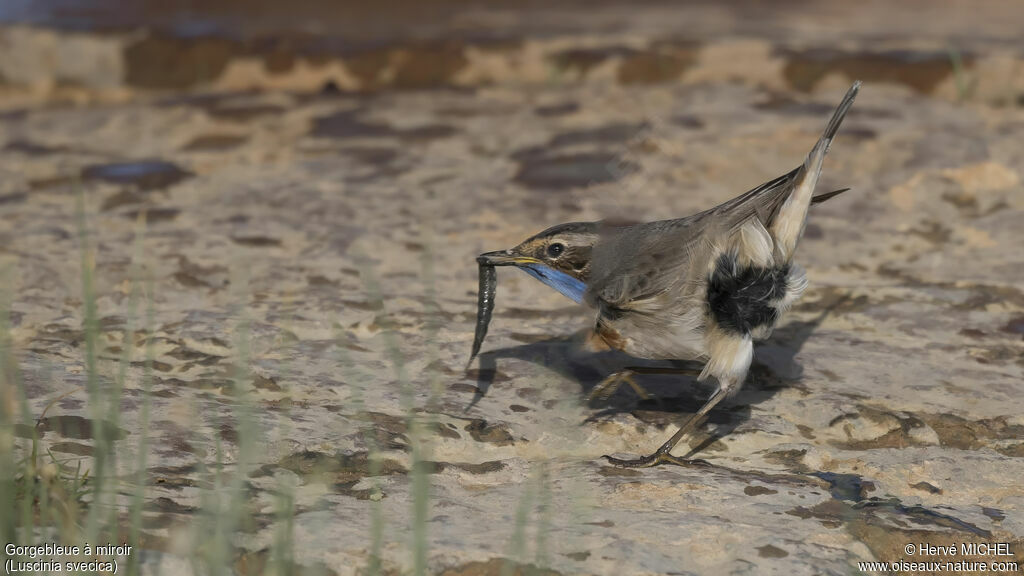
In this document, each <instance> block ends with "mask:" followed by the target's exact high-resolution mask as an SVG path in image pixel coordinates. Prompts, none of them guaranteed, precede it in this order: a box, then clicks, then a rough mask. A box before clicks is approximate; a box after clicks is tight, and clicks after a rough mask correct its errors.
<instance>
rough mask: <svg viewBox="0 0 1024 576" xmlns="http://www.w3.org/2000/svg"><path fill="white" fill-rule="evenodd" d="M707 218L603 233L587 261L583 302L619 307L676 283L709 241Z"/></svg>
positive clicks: (639, 225) (704, 214) (700, 216)
mask: <svg viewBox="0 0 1024 576" xmlns="http://www.w3.org/2000/svg"><path fill="white" fill-rule="evenodd" d="M709 213H710V211H708V212H702V213H700V214H694V215H693V216H689V217H686V218H679V219H676V220H662V221H659V222H648V223H646V224H637V225H634V226H627V227H621V228H609V229H606V230H604V231H602V233H601V237H600V240H598V242H597V244H596V245H595V246H594V251H593V255H592V259H591V267H590V281H589V282H588V283H587V293H586V296H585V297H586V299H587V301H588V302H590V303H591V304H599V303H604V304H607V305H610V306H612V307H616V308H623V307H627V306H628V305H629V304H630V303H632V302H635V301H637V300H643V299H645V298H649V297H652V296H655V295H657V294H659V293H661V292H664V291H665V290H667V289H669V288H671V287H672V286H673V285H675V284H676V283H678V282H679V280H680V278H682V277H685V276H686V275H687V272H688V271H689V268H690V267H691V265H692V263H693V260H694V257H695V256H697V255H699V254H700V253H701V248H702V244H703V243H704V242H706V241H707V239H708V238H709V235H708V234H707V231H708V224H711V223H712V219H710V218H708V217H707V216H708V215H709Z"/></svg>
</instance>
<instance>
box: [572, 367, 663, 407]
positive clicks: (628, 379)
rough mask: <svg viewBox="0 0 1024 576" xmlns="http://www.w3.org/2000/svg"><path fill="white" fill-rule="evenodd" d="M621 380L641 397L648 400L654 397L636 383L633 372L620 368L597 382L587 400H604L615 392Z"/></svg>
mask: <svg viewBox="0 0 1024 576" xmlns="http://www.w3.org/2000/svg"><path fill="white" fill-rule="evenodd" d="M623 382H625V383H626V384H629V387H630V388H632V389H633V391H634V392H636V394H637V396H639V397H640V398H641V399H643V400H650V399H652V398H654V396H652V395H651V394H650V393H649V392H648V391H647V390H644V387H643V386H641V385H639V384H637V383H636V379H635V378H633V372H632V371H631V370H620V371H618V372H616V373H614V374H612V375H611V376H608V377H607V378H605V379H604V380H602V381H601V382H599V383H598V384H597V386H594V388H593V390H591V391H590V394H587V402H594V401H595V400H600V401H602V402H606V401H607V400H608V399H609V398H611V397H612V394H615V392H616V391H617V390H618V389H619V386H621V385H622V383H623Z"/></svg>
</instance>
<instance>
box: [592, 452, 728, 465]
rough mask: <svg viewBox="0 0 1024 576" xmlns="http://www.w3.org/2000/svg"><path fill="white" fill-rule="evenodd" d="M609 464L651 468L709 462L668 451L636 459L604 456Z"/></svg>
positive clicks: (705, 463)
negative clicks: (672, 453) (663, 465)
mask: <svg viewBox="0 0 1024 576" xmlns="http://www.w3.org/2000/svg"><path fill="white" fill-rule="evenodd" d="M604 458H605V460H607V461H608V462H609V463H610V464H611V465H613V466H618V467H619V468H651V467H654V466H660V465H661V464H674V465H676V466H684V467H688V466H708V465H709V464H708V463H707V462H706V461H704V460H699V459H696V458H695V459H693V460H687V459H686V458H676V457H675V456H673V455H671V454H669V453H668V452H661V451H660V450H659V451H658V452H655V453H654V454H651V455H650V456H644V457H642V458H638V459H636V460H621V459H619V458H615V457H614V456H605V457H604Z"/></svg>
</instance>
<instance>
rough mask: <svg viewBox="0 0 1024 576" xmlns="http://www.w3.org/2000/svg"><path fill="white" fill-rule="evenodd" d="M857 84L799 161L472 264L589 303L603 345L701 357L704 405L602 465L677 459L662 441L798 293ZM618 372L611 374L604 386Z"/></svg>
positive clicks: (731, 379) (723, 383)
mask: <svg viewBox="0 0 1024 576" xmlns="http://www.w3.org/2000/svg"><path fill="white" fill-rule="evenodd" d="M859 86H860V83H859V82H857V83H854V85H853V86H852V87H851V88H850V90H849V92H847V94H846V97H845V98H844V99H843V101H842V102H841V103H840V105H839V107H838V108H837V109H836V111H835V113H834V114H833V116H832V118H831V120H830V121H829V123H828V125H827V127H826V128H825V131H824V133H823V134H822V136H821V137H820V138H819V140H818V142H817V143H816V144H815V145H814V147H813V148H812V150H811V152H810V153H809V154H808V155H807V158H806V159H805V160H804V162H803V164H801V165H800V166H798V167H797V168H795V169H793V170H792V171H790V172H789V173H787V174H785V175H783V176H780V177H778V178H776V179H774V180H771V181H770V182H767V183H765V184H763V185H761V186H758V187H757V188H754V189H752V190H750V191H749V192H746V193H744V194H742V195H740V196H738V197H736V198H734V199H732V200H729V201H728V202H725V203H723V204H721V205H719V206H716V207H714V208H711V209H710V210H706V211H704V212H700V213H698V214H694V215H692V216H687V217H685V218H677V219H673V220H661V221H657V222H648V223H643V224H636V225H632V226H608V225H602V224H600V223H594V222H574V223H570V224H561V225H558V226H554V227H551V228H549V229H547V230H545V231H544V232H541V233H540V234H537V235H535V236H533V237H531V238H529V239H527V240H525V241H524V242H522V243H520V244H519V245H518V246H516V247H514V248H511V249H509V250H504V251H499V252H490V253H487V254H483V255H481V256H480V258H479V259H478V260H479V261H480V263H481V266H482V267H483V266H501V265H513V266H517V267H520V268H522V269H524V270H526V271H527V272H529V273H530V274H531V275H533V276H534V277H536V278H538V279H539V280H541V281H542V282H544V283H545V284H548V285H549V286H552V287H554V288H556V289H558V290H559V291H561V292H562V293H563V294H566V295H567V296H569V297H571V298H573V299H575V300H577V301H584V302H586V303H587V304H588V305H590V306H592V307H593V308H595V309H596V310H597V319H596V323H595V332H596V333H597V334H598V335H599V336H600V337H601V338H602V339H603V340H604V341H605V342H607V343H608V345H609V346H611V347H613V348H616V349H619V350H623V351H624V352H626V353H628V354H630V355H633V356H636V357H638V358H650V359H668V360H699V361H702V362H703V363H704V369H703V371H702V372H701V373H700V376H699V378H700V379H701V380H703V379H707V378H711V377H713V378H714V379H715V381H716V382H717V383H718V389H717V391H716V392H715V393H714V394H713V395H712V397H711V398H710V399H709V400H708V401H707V403H706V404H705V405H704V406H703V407H702V408H701V409H700V410H698V412H697V413H696V414H694V416H693V417H692V418H691V419H690V420H689V421H687V422H686V423H685V424H684V425H683V426H682V427H681V428H680V430H679V431H678V432H676V434H674V435H673V436H672V438H670V439H669V440H668V441H667V442H665V444H664V445H662V446H661V448H659V449H658V451H657V452H655V453H654V454H652V455H650V456H648V457H646V458H641V459H640V460H634V461H624V460H618V459H615V458H609V460H611V461H612V462H613V463H615V464H618V465H621V466H650V465H654V464H658V463H661V462H676V463H679V461H678V460H676V459H674V458H673V457H672V456H671V455H670V454H669V452H670V451H671V449H672V447H674V446H675V445H676V443H677V442H678V441H679V439H680V438H682V436H683V435H685V434H686V433H687V432H688V431H689V430H690V429H692V427H693V426H694V425H695V424H696V422H698V421H699V419H700V418H702V417H703V416H704V415H705V414H707V412H708V411H709V410H711V408H713V407H714V406H715V405H716V404H717V403H718V402H719V401H721V400H722V399H723V398H725V397H727V396H728V395H730V394H733V393H735V392H736V391H737V390H738V389H739V387H740V386H741V385H742V383H743V380H744V379H745V378H746V375H747V370H748V369H749V367H750V362H751V359H752V357H753V342H754V341H755V340H761V339H764V338H767V337H768V336H769V335H770V334H771V332H772V329H773V328H774V326H775V324H776V322H777V321H778V319H779V317H780V316H781V314H782V313H783V312H785V311H786V310H787V309H788V308H789V307H790V306H791V305H792V304H793V303H794V302H795V301H796V300H797V298H799V296H800V294H801V293H802V292H803V290H804V289H805V287H806V285H807V280H806V277H805V275H804V272H803V270H802V269H801V268H800V267H799V266H798V265H797V264H796V263H795V262H794V261H793V255H794V252H795V250H796V247H797V244H798V243H799V240H800V237H801V236H802V235H803V230H804V225H805V223H806V219H807V211H808V208H809V207H810V205H811V204H812V203H817V202H822V201H824V200H827V199H829V198H831V197H833V196H835V195H836V194H839V193H840V192H843V191H844V190H845V189H844V190H837V191H834V192H826V193H823V194H819V195H817V196H816V195H815V194H814V189H815V186H816V184H817V181H818V176H819V175H820V173H821V167H822V161H823V159H824V157H825V154H826V152H827V151H828V148H829V145H830V144H831V142H832V139H833V137H834V136H835V134H836V132H837V130H838V129H839V125H840V123H841V122H842V120H843V117H844V116H845V115H846V113H847V111H849V109H850V106H852V104H853V100H854V98H855V97H856V95H857V91H858V89H859ZM481 301H482V302H483V294H481ZM490 302H491V303H493V294H491V300H490ZM484 331H486V322H485V323H484ZM477 336H478V342H476V343H475V344H474V350H476V349H478V347H479V341H481V340H482V335H481V333H480V330H479V323H478V333H477ZM628 377H629V375H628V374H627V375H626V376H623V375H622V374H615V375H613V376H612V377H610V378H609V380H608V381H607V382H610V384H609V385H608V386H611V385H614V386H617V384H618V382H620V381H622V380H623V379H624V378H628ZM608 386H606V385H605V384H604V383H602V385H599V387H600V388H601V389H602V390H603V389H605V388H607V387H608Z"/></svg>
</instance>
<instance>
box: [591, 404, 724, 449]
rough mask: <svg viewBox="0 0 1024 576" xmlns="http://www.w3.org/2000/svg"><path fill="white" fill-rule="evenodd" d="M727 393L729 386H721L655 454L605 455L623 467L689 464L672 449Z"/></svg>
mask: <svg viewBox="0 0 1024 576" xmlns="http://www.w3.org/2000/svg"><path fill="white" fill-rule="evenodd" d="M727 393H728V388H724V387H719V388H718V390H717V391H716V392H715V393H714V394H712V395H711V398H709V399H708V401H707V402H705V403H704V405H703V406H701V408H700V410H697V412H696V413H695V414H694V415H693V416H690V418H689V419H688V420H687V421H686V422H684V423H683V425H682V426H680V427H679V430H677V431H676V433H675V434H673V435H672V437H671V438H669V439H668V440H667V441H666V442H665V443H664V444H662V445H661V447H660V448H658V449H657V450H656V451H655V452H654V454H651V455H650V456H644V457H643V458H640V459H638V460H620V459H618V458H613V457H611V456H605V458H606V459H607V460H608V462H610V463H611V464H614V465H615V466H620V467H622V468H647V467H650V466H657V465H658V464H665V463H668V464H675V465H677V466H686V465H687V464H689V462H687V461H686V460H683V459H681V458H676V457H675V456H672V454H670V452H672V449H673V448H675V447H676V444H678V443H679V441H680V440H682V439H683V436H686V435H687V434H689V433H690V432H691V431H692V430H693V429H694V428H695V427H696V426H697V424H699V423H700V421H701V420H703V419H704V416H706V415H707V413H708V412H710V411H711V409H712V408H714V407H715V405H716V404H718V403H719V402H721V401H722V398H725V396H726V395H727Z"/></svg>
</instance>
